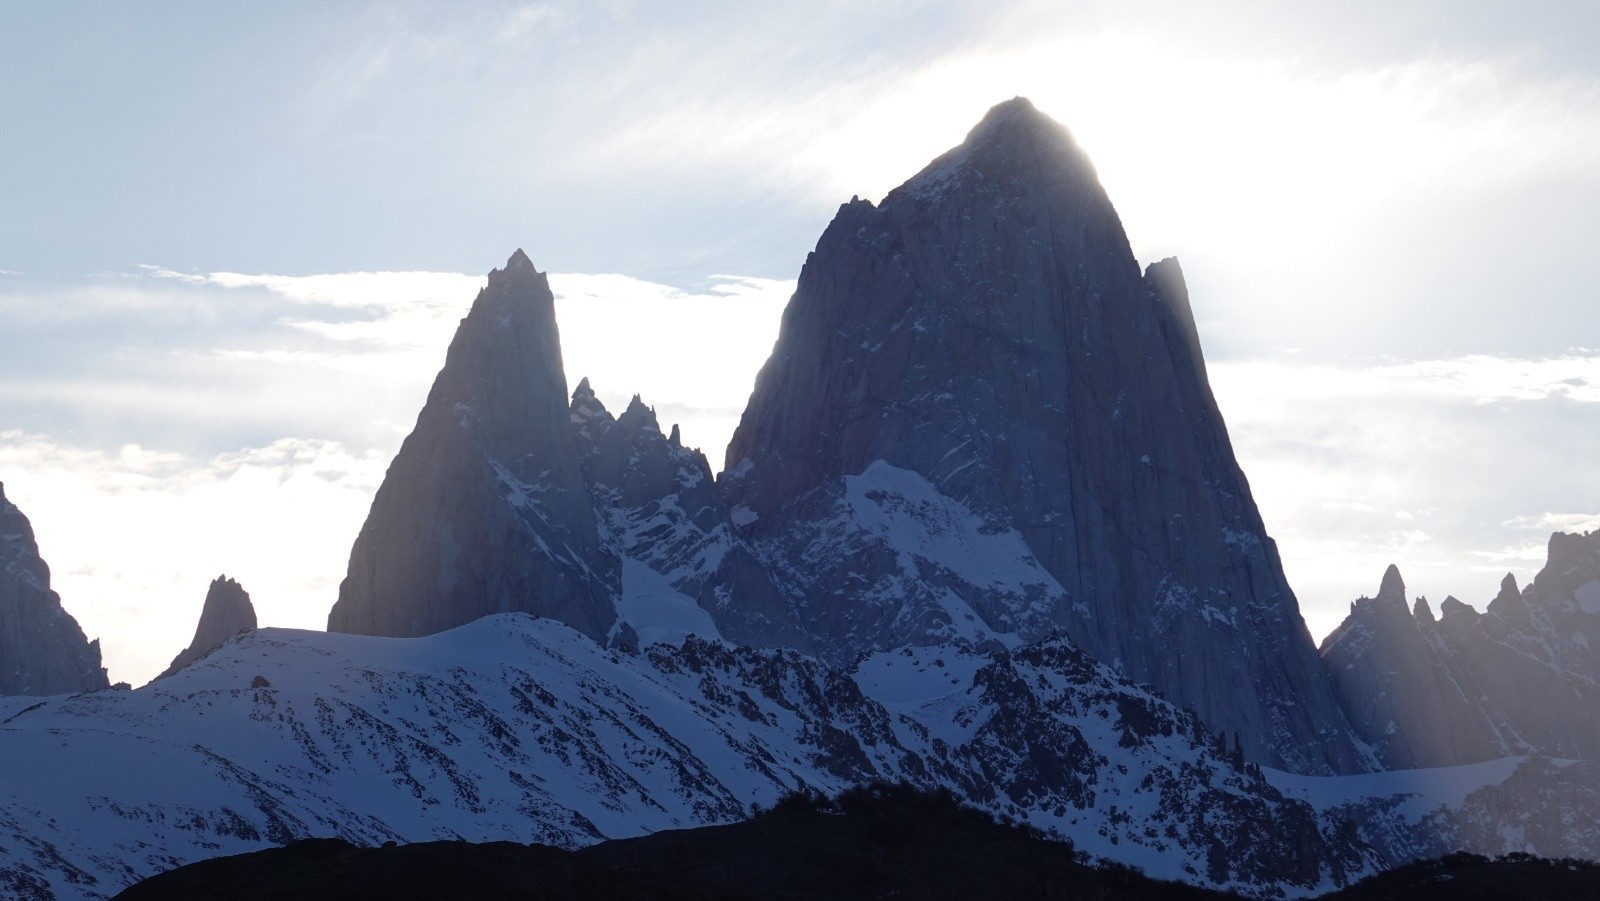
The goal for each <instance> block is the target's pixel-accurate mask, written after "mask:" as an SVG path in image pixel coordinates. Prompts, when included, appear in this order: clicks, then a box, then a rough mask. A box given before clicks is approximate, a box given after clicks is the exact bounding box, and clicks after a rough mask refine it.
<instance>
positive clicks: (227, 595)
mask: <svg viewBox="0 0 1600 901" xmlns="http://www.w3.org/2000/svg"><path fill="white" fill-rule="evenodd" d="M255 627H256V608H255V606H254V605H253V604H251V603H250V593H249V592H247V591H245V590H244V586H243V585H240V584H239V583H238V582H236V581H234V580H233V579H230V578H228V577H227V576H225V575H224V576H218V577H217V578H216V579H214V580H212V582H211V587H210V588H209V589H208V590H207V591H206V602H205V605H204V606H202V607H201V608H200V622H199V624H197V625H196V626H195V629H194V640H193V641H191V642H189V646H188V647H186V648H184V649H183V650H182V651H179V652H178V656H176V657H174V658H172V664H171V665H170V666H168V667H167V668H166V670H165V671H164V672H162V674H161V675H159V676H157V677H156V678H157V679H161V678H165V677H166V676H170V675H172V674H173V673H175V672H177V671H178V670H180V669H183V668H184V667H186V666H188V665H189V664H191V663H193V662H195V661H196V660H199V659H200V658H201V657H204V656H205V655H207V654H209V653H211V652H212V651H213V650H216V648H217V647H218V646H219V645H221V644H222V643H223V642H224V641H227V640H228V639H230V638H232V637H233V636H235V635H238V634H239V633H241V632H248V631H250V630H251V629H254V628H255Z"/></svg>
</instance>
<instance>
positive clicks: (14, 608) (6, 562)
mask: <svg viewBox="0 0 1600 901" xmlns="http://www.w3.org/2000/svg"><path fill="white" fill-rule="evenodd" d="M106 686H107V681H106V671H105V669H103V668H102V667H101V666H100V642H99V641H98V640H96V641H89V640H87V639H86V638H85V637H84V634H83V630H82V629H81V628H79V627H78V621H77V620H75V619H73V618H72V615H71V614H70V613H68V612H67V611H66V610H65V609H63V608H62V606H61V596H60V595H58V594H56V593H55V592H54V591H52V590H51V589H50V567H49V566H47V565H46V564H45V562H44V559H43V558H41V557H40V556H39V545H38V543H37V542H36V541H35V540H34V537H33V526H32V525H31V524H30V523H29V522H28V518H27V517H26V516H24V515H22V511H21V510H19V509H17V505H16V504H13V503H11V502H10V501H9V500H6V492H5V486H4V485H0V695H55V694H63V693H66V692H73V691H89V690H92V689H96V688H105V687H106Z"/></svg>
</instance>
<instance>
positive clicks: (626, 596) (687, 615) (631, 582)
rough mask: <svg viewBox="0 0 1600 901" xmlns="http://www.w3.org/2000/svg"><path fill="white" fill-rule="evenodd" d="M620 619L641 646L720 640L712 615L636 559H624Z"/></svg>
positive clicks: (619, 606)
mask: <svg viewBox="0 0 1600 901" xmlns="http://www.w3.org/2000/svg"><path fill="white" fill-rule="evenodd" d="M617 618H618V620H619V621H621V622H626V623H627V624H628V625H630V626H632V627H633V631H634V632H635V633H637V634H638V636H639V646H640V647H645V646H648V645H652V644H670V645H679V644H682V643H683V640H684V639H685V638H687V637H688V636H690V635H698V636H700V637H701V638H715V639H718V640H720V639H721V638H722V635H721V633H719V632H718V631H717V626H716V623H714V622H712V621H711V614H709V613H707V612H706V611H704V610H702V609H701V608H700V605H699V604H696V603H695V602H694V599H693V598H691V597H689V596H688V595H686V594H683V593H682V592H680V591H677V590H676V589H674V588H673V587H672V583H671V582H669V581H668V580H667V577H666V576H663V575H661V574H660V573H658V572H656V571H655V570H653V569H651V568H650V567H649V566H646V565H645V564H643V563H640V562H639V561H638V560H635V559H633V558H632V557H623V558H622V597H621V598H619V599H618V600H617Z"/></svg>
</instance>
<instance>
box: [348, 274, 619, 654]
mask: <svg viewBox="0 0 1600 901" xmlns="http://www.w3.org/2000/svg"><path fill="white" fill-rule="evenodd" d="M620 592H621V563H620V561H619V560H618V559H617V558H616V556H615V555H614V554H613V553H612V552H611V550H610V549H609V548H608V547H607V546H606V544H605V542H604V541H603V540H602V537H601V534H600V529H599V524H598V520H597V517H596V515H595V511H594V506H593V502H592V501H591V499H590V497H589V491H588V487H587V486H586V484H585V482H584V478H583V471H582V467H581V466H580V463H579V458H578V452H577V449H576V448H575V446H574V444H573V441H572V439H571V435H570V423H569V417H568V402H567V382H566V374H565V372H564V371H563V370H562V365H561V343H560V336H559V335H558V333H557V330H556V321H555V300H554V298H553V296H552V295H551V293H550V286H549V284H548V282H547V280H546V278H545V275H544V273H542V272H539V271H537V270H536V269H534V267H533V263H531V262H529V260H528V257H527V256H526V255H525V254H523V252H522V251H520V250H518V251H517V252H516V253H515V254H513V255H512V257H511V259H510V260H509V261H507V263H506V266H505V268H504V269H496V270H494V271H493V272H491V273H489V284H488V287H486V288H484V289H483V290H482V291H481V292H480V293H479V294H478V298H477V300H476V301H475V302H474V303H473V305H472V309H471V311H470V312H468V313H467V316H466V318H465V319H463V320H462V321H461V326H460V328H459V329H458V330H457V331H456V335H455V338H454V339H453V340H452V341H451V342H450V350H449V353H448V355H447V357H446V359H445V365H444V368H443V369H442V370H440V372H439V375H438V377H437V378H436V379H435V380H434V383H433V388H432V390H431V391H429V393H428V401H427V404H426V405H425V406H424V407H423V409H422V413H421V415H419V416H418V417H417V425H416V428H415V429H413V430H412V432H411V434H410V435H409V436H407V437H406V440H405V442H404V443H403V444H402V445H401V447H400V452H399V454H398V455H396V456H395V459H394V462H393V463H391V464H390V466H389V471H388V474H387V475H386V476H385V477H384V481H383V485H382V486H381V487H380V488H379V489H378V494H377V496H376V497H375V498H374V499H373V502H372V511H371V512H370V513H369V514H368V516H367V521H366V524H365V525H363V526H362V528H361V534H360V535H359V536H358V537H357V538H356V541H355V546H354V547H353V548H352V549H351V552H350V568H349V573H348V575H346V577H345V580H344V583H343V584H342V585H341V586H340V587H339V600H338V602H337V603H336V604H335V605H334V607H333V610H332V611H331V612H330V613H329V615H328V628H329V629H330V630H332V631H336V632H354V633H360V634H367V635H396V636H411V635H429V634H432V633H434V632H438V631H441V630H444V629H448V628H451V627H454V626H458V625H461V624H462V623H467V622H471V621H472V620H474V619H477V618H478V617H480V616H486V615H489V614H491V613H505V612H511V611H522V612H529V613H537V614H539V615H542V616H549V617H553V618H555V619H558V620H560V621H562V622H564V623H567V624H568V625H570V626H572V627H573V628H575V629H577V630H578V631H580V632H583V633H584V634H586V635H589V636H591V637H593V638H595V639H597V640H601V639H604V638H605V636H606V635H607V634H608V632H609V631H610V629H611V627H612V624H613V623H614V622H615V620H616V608H615V602H616V598H617V596H618V594H619V593H620Z"/></svg>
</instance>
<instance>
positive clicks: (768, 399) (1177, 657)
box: [723, 98, 1363, 772]
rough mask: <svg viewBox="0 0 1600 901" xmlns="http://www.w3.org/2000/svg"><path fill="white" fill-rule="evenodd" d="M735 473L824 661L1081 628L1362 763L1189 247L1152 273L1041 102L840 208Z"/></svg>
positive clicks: (736, 487) (1153, 675) (1210, 710)
mask: <svg viewBox="0 0 1600 901" xmlns="http://www.w3.org/2000/svg"><path fill="white" fill-rule="evenodd" d="M723 482H724V485H725V488H726V490H727V493H728V498H729V504H730V507H731V510H732V513H733V520H734V521H735V522H736V523H740V524H742V525H741V528H740V533H741V535H742V536H743V538H744V540H745V541H746V542H748V543H749V544H750V546H752V547H753V548H754V549H755V553H756V554H757V555H758V556H759V557H760V558H761V559H762V560H763V562H765V563H766V564H767V565H768V566H769V568H770V570H771V572H772V574H773V576H772V577H773V580H774V581H775V582H776V583H777V584H778V586H779V587H780V589H781V590H782V591H783V592H784V594H785V596H786V597H787V598H788V601H789V606H790V608H791V609H792V611H793V616H794V618H795V627H796V628H798V629H799V630H800V631H801V632H803V633H805V634H806V635H807V636H808V637H809V638H810V640H811V641H812V643H813V644H814V645H815V646H816V648H817V650H818V652H819V653H821V654H822V655H823V656H824V658H825V659H830V660H835V661H842V660H847V659H849V658H850V657H852V656H853V655H856V654H859V653H863V652H867V651H871V650H874V649H878V648H886V647H895V646H899V645H907V644H911V645H915V644H925V643H933V642H937V641H946V640H951V639H955V638H964V639H977V640H986V639H988V638H993V639H994V640H996V641H999V642H1001V643H1003V644H1007V643H1009V644H1015V643H1018V642H1025V641H1031V640H1034V639H1037V638H1039V637H1041V636H1044V635H1047V634H1050V633H1051V632H1053V631H1055V630H1060V629H1064V630H1065V631H1066V632H1067V633H1068V634H1069V635H1070V636H1071V637H1072V639H1073V640H1074V641H1076V642H1077V643H1078V644H1080V645H1081V646H1082V647H1084V648H1085V649H1086V650H1088V651H1089V652H1090V653H1091V654H1093V655H1094V656H1095V657H1097V658H1098V659H1100V660H1103V661H1106V662H1108V663H1110V664H1112V665H1114V666H1116V667H1117V668H1118V669H1119V670H1120V671H1121V672H1123V673H1125V674H1127V675H1128V676H1129V677H1130V678H1132V679H1134V680H1136V681H1140V682H1145V683H1149V684H1151V685H1154V686H1155V687H1156V688H1157V689H1158V690H1160V691H1161V692H1162V693H1163V694H1165V695H1166V696H1167V697H1170V698H1171V699H1173V700H1174V701H1176V702H1177V703H1179V704H1182V705H1185V706H1188V707H1191V708H1192V709H1194V710H1196V711H1198V712H1199V713H1200V714H1201V716H1202V717H1203V718H1204V719H1205V720H1206V722H1208V723H1210V724H1212V725H1213V727H1214V728H1218V729H1222V730H1225V731H1227V732H1230V733H1233V732H1237V733H1238V734H1239V736H1240V738H1241V740H1242V741H1243V743H1244V749H1245V753H1246V755H1247V756H1248V757H1249V758H1250V759H1253V760H1257V761H1261V762H1264V763H1270V764H1272V765H1275V766H1279V767H1286V768H1289V769H1292V770H1299V771H1308V772H1309V771H1317V772H1329V771H1340V772H1343V771H1353V770H1356V769H1359V768H1361V767H1362V766H1363V760H1362V758H1361V756H1360V755H1359V753H1358V752H1357V750H1356V748H1355V746H1354V744H1353V742H1352V741H1351V739H1350V735H1349V731H1348V727H1347V725H1346V723H1345V721H1344V717H1343V715H1342V713H1341V711H1340V709H1339V707H1338V705H1337V703H1336V702H1335V701H1334V698H1333V694H1332V692H1331V691H1330V689H1329V686H1328V684H1327V680H1326V676H1325V674H1324V672H1323V670H1322V666H1321V663H1320V661H1319V660H1318V659H1317V656H1316V650H1315V647H1314V645H1313V644H1312V641H1311V638H1310V636H1309V634H1308V633H1307V631H1306V628H1305V625H1304V623H1303V621H1302V620H1301V617H1300V614H1299V610H1298V606H1297V604H1296V601H1295V598H1294V595H1293V593H1292V592H1291V591H1290V589H1289V587H1288V585H1287V583H1286V582H1285V580H1284V577H1283V573H1282V568H1281V565H1280V563H1279V560H1278V555H1277V551H1276V548H1275V546H1274V545H1273V543H1272V540H1271V539H1270V538H1268V537H1267V535H1266V532H1265V529H1264V527H1263V525H1262V522H1261V518H1260V515H1259V514H1258V512H1257V510H1256V507H1255V503H1254V501H1253V500H1252V498H1251V495H1250V489H1249V486H1248V484H1247V483H1246V481H1245V478H1244V476H1243V474H1242V473H1241V472H1240V470H1239V467H1238V465H1237V463H1236V462H1235V460H1234V456H1233V451H1232V447H1231V445H1230V443H1229V440H1228V436H1227V432H1226V429H1225V428H1224V425H1223V422H1222V417H1221V415H1220V414H1219V413H1218V410H1217V406H1216V403H1215V401H1214V400H1213V398H1212V394H1211V390H1210V388H1209V385H1208V383H1207V380H1206V376H1205V370H1204V363H1203V361H1202V358H1201V354H1200V347H1199V342H1198V337H1197V333H1196V330H1195V325H1194V320H1193V317H1192V315H1191V314H1190V310H1189V302H1188V294H1187V290H1186V288H1185V286H1184V282H1183V276H1182V273H1181V271H1180V269H1179V267H1178V264H1177V262H1176V261H1175V260H1167V261H1163V262H1161V263H1157V264H1155V265H1152V266H1151V267H1149V268H1148V269H1147V270H1146V271H1145V272H1143V273H1141V272H1140V270H1139V266H1138V263H1137V262H1136V261H1135V259H1134V257H1133V254H1132V252H1131V250H1130V248H1129V245H1128V241H1127V238H1126V236H1125V235H1124V233H1123V230H1122V225H1121V222H1120V221H1119V219H1118V217H1117V214H1116V211H1115V210H1114V209H1113V208H1112V206H1111V203H1110V201H1109V200H1108V199H1107V197H1106V195H1105V192H1104V191H1103V190H1102V189H1101V187H1100V185H1099V182H1098V180H1097V179H1096V177H1095V174H1094V171H1093V168H1092V167H1091V165H1090V164H1089V161H1088V159H1087V158H1086V157H1085V156H1084V154H1083V153H1082V151H1080V150H1079V149H1078V148H1077V146H1076V145H1075V144H1074V143H1073V142H1072V140H1071V138H1070V137H1069V136H1068V135H1067V133H1066V131H1065V130H1064V129H1062V128H1061V127H1060V126H1059V125H1057V124H1056V123H1054V122H1053V121H1051V120H1049V119H1047V118H1046V117H1044V116H1043V115H1042V114H1040V113H1038V112H1037V111H1036V110H1035V109H1034V108H1033V107H1032V106H1031V105H1030V104H1029V103H1028V102H1027V101H1026V100H1022V99H1020V98H1019V99H1017V100H1012V101H1010V102H1007V103H1003V104H1001V105H999V106H997V107H995V108H994V109H993V110H991V111H990V113H989V114H988V115H987V116H986V117H985V118H984V120H983V121H982V122H981V123H980V124H979V125H978V126H977V127H976V128H975V129H974V130H973V131H972V132H971V134H969V135H968V137H967V139H966V141H965V143H963V144H962V145H961V146H959V147H957V148H955V149H954V150H951V151H950V152H949V153H947V154H945V155H944V156H942V157H940V158H939V159H937V160H935V161H934V162H933V163H932V164H931V165H929V166H928V167H927V168H926V169H924V170H923V171H922V172H921V173H920V174H918V175H917V176H916V177H914V178H912V179H911V180H910V181H908V182H907V183H906V184H904V185H902V186H901V187H899V188H897V189H896V190H894V191H892V192H890V194H889V195H888V196H887V197H885V198H884V200H883V202H882V204H881V205H879V206H874V205H873V204H872V203H869V202H867V201H863V200H852V201H851V202H850V203H848V204H846V205H844V206H843V207H842V208H841V209H840V210H839V213H838V215H837V217H836V218H835V219H834V221H833V223H832V224H831V225H829V227H828V229H827V230H826V232H825V233H824V234H823V236H822V238H821V240H820V241H819V243H818V245H817V249H816V251H815V252H814V253H813V254H811V256H810V257H809V258H808V260H807V262H806V264H805V267H804V268H803V269H802V271H801V274H800V280H799V287H798V290H797V291H796V293H795V295H794V298H793V299H792V300H791V301H790V303H789V306H788V308H787V310H786V311H785V313H784V316H783V323H782V329H781V332H780V337H779V340H778V343H777V346H776V347H775V349H774V351H773V355H772V357H771V359H770V360H769V361H768V362H767V364H766V366H765V367H764V368H763V369H762V371H761V373H760V375H759V377H758V379H757V382H756V387H755V391H754V393H753V395H752V397H751V400H750V404H749V406H748V407H747V409H746V411H745V414H744V417H743V419H742V420H741V422H740V425H739V428H738V431H737V432H736V434H735V435H734V438H733V442H732V444H731V445H730V446H729V448H728V453H727V469H726V470H725V474H724V479H723ZM770 643H777V639H776V638H775V637H774V638H772V639H770Z"/></svg>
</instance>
